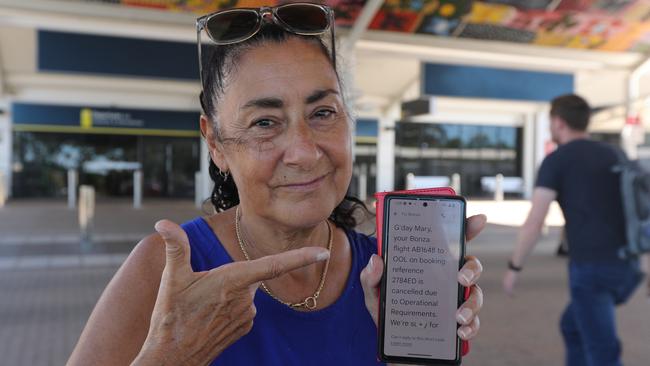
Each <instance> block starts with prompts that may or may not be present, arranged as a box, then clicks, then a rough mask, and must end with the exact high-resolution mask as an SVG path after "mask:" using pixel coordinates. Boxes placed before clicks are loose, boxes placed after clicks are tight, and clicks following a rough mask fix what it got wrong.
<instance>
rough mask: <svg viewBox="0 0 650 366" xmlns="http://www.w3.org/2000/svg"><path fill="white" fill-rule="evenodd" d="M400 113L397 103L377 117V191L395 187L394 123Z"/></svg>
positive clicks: (389, 189)
mask: <svg viewBox="0 0 650 366" xmlns="http://www.w3.org/2000/svg"><path fill="white" fill-rule="evenodd" d="M399 115H400V105H399V103H395V104H393V105H392V106H391V107H390V108H388V109H387V110H386V111H385V112H384V114H383V116H381V118H379V135H378V136H377V192H381V191H392V190H394V189H395V123H396V122H397V119H398V118H399Z"/></svg>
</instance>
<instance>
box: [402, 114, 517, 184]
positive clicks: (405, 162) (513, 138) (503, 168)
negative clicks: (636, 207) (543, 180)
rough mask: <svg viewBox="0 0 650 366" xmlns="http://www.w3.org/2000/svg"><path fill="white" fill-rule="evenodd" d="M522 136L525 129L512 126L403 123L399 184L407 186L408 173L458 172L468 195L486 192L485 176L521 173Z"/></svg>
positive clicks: (450, 173) (444, 173) (514, 175)
mask: <svg viewBox="0 0 650 366" xmlns="http://www.w3.org/2000/svg"><path fill="white" fill-rule="evenodd" d="M521 136H522V134H521V128H517V127H509V126H489V125H488V126H479V125H471V124H427V123H410V122H399V123H398V124H397V127H396V135H395V141H396V144H397V149H396V167H395V174H396V179H395V183H396V187H397V188H404V187H405V185H406V182H405V177H406V175H407V174H408V173H413V174H415V175H423V176H446V177H450V176H451V175H452V174H455V173H458V174H460V175H461V185H462V193H463V194H464V195H469V196H482V195H485V193H484V192H483V191H482V188H481V184H480V180H481V177H484V176H494V175H496V174H499V173H500V174H503V175H504V176H509V177H520V176H521V167H520V165H521V150H522V148H521V141H520V140H521Z"/></svg>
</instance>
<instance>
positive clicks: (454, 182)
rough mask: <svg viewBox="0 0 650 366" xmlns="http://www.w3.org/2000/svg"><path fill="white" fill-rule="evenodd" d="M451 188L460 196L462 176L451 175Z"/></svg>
mask: <svg viewBox="0 0 650 366" xmlns="http://www.w3.org/2000/svg"><path fill="white" fill-rule="evenodd" d="M451 188H453V189H454V191H456V194H457V195H460V174H458V173H454V174H452V175H451Z"/></svg>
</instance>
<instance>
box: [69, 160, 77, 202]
mask: <svg viewBox="0 0 650 366" xmlns="http://www.w3.org/2000/svg"><path fill="white" fill-rule="evenodd" d="M77 180H78V174H77V171H76V170H75V169H68V208H69V209H71V210H74V208H75V207H77Z"/></svg>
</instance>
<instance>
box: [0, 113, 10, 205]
mask: <svg viewBox="0 0 650 366" xmlns="http://www.w3.org/2000/svg"><path fill="white" fill-rule="evenodd" d="M12 137H13V136H12V133H11V123H10V113H9V102H8V101H6V100H0V173H2V174H0V175H2V179H3V182H2V186H3V188H4V190H3V194H4V196H3V197H0V201H4V200H6V199H7V198H9V196H10V195H11V173H12V169H11V167H12V156H13V154H12V150H13V149H12Z"/></svg>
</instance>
